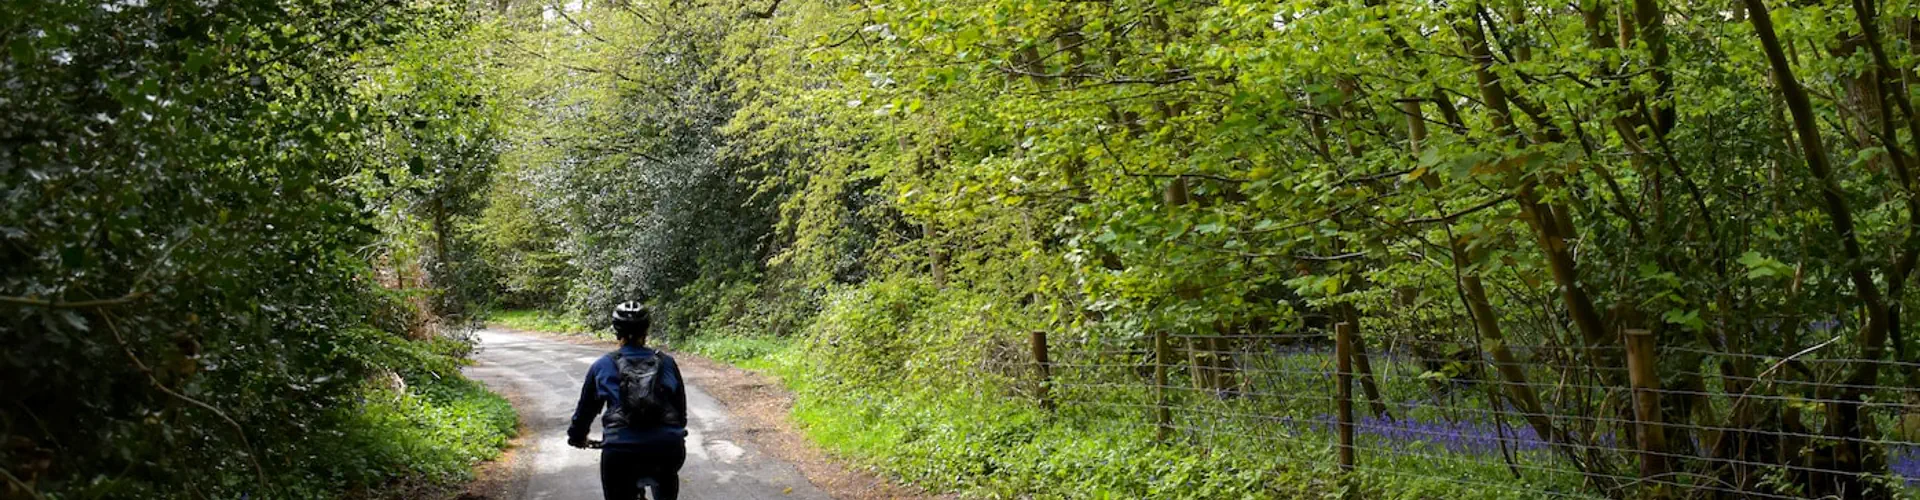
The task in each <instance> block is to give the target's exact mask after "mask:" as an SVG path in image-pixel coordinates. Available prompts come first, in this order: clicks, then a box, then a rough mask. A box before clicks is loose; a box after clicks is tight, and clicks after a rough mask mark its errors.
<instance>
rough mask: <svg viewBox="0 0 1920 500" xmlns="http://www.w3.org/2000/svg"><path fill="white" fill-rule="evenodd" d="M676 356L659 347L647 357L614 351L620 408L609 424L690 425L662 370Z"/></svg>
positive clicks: (640, 426) (607, 421)
mask: <svg viewBox="0 0 1920 500" xmlns="http://www.w3.org/2000/svg"><path fill="white" fill-rule="evenodd" d="M672 359H673V358H670V357H668V356H667V354H666V353H663V352H659V351H655V352H654V353H653V355H652V356H643V357H627V356H624V355H621V354H620V353H619V352H618V351H615V352H614V353H613V368H614V370H615V372H617V373H619V374H620V411H618V412H611V413H609V414H608V415H607V419H606V422H605V426H606V427H608V428H622V427H634V428H642V429H644V428H649V427H662V426H668V427H686V425H687V417H686V413H685V411H683V410H682V409H680V408H678V407H675V406H674V402H673V400H672V399H671V394H670V393H669V390H668V389H667V386H666V381H665V378H666V377H665V376H663V375H662V374H661V371H662V370H663V369H664V368H665V367H666V365H667V362H669V361H671V360H672Z"/></svg>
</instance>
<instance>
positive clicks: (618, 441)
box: [567, 346, 687, 448]
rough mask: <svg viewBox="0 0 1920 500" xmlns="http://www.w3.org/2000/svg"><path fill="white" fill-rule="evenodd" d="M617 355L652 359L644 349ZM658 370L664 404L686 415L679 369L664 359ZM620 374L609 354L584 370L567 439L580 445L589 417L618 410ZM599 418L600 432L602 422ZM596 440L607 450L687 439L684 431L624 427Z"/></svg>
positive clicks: (624, 349) (684, 389) (630, 349)
mask: <svg viewBox="0 0 1920 500" xmlns="http://www.w3.org/2000/svg"><path fill="white" fill-rule="evenodd" d="M619 352H620V355H621V356H625V357H630V358H632V357H646V356H652V355H653V350H652V349H648V348H645V347H632V346H620V350H619ZM664 361H665V363H663V364H661V366H660V376H661V380H660V382H661V385H663V386H665V387H666V389H667V394H665V396H666V397H667V401H669V402H671V403H672V404H673V405H675V407H677V408H679V409H680V413H681V414H682V415H685V414H686V411H687V387H686V384H684V383H682V380H684V379H682V378H681V377H680V365H679V363H677V362H675V361H673V358H671V357H668V358H664ZM621 399H622V398H621V397H620V370H619V369H618V368H615V367H614V365H613V353H607V354H606V355H605V356H601V357H600V359H598V360H595V361H594V362H593V366H592V367H590V368H587V380H586V382H585V383H583V384H581V386H580V404H579V405H578V406H575V407H574V409H573V424H572V425H569V426H567V438H568V439H570V440H575V441H580V440H585V439H587V432H588V431H590V430H592V429H593V417H594V416H595V415H603V413H602V411H601V410H602V409H604V410H605V413H613V412H614V411H615V410H617V409H619V407H620V401H621ZM604 418H605V417H604V416H602V419H603V420H602V421H601V426H602V428H603V429H602V430H603V431H604V430H605V429H604V427H605V425H606V422H605V420H604ZM601 434H602V435H601V436H600V439H601V440H602V442H603V443H604V444H603V446H605V447H607V448H646V447H652V446H657V445H663V444H675V445H678V444H680V442H681V441H683V440H685V439H686V438H687V428H685V427H665V426H662V427H645V428H642V427H627V428H623V429H615V430H613V431H611V432H602V433H601Z"/></svg>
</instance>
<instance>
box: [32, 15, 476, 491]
mask: <svg viewBox="0 0 1920 500" xmlns="http://www.w3.org/2000/svg"><path fill="white" fill-rule="evenodd" d="M0 12H4V15H0V17H4V18H5V19H6V21H5V26H4V27H0V45H4V51H0V74H4V75H5V76H4V77H0V78H4V80H5V82H6V83H5V84H4V87H5V88H6V91H5V95H4V96H0V117H4V118H0V239H3V240H4V242H5V243H4V244H0V297H4V300H0V343H3V344H5V345H6V346H7V348H6V349H4V350H3V352H0V469H4V470H5V471H6V472H7V473H8V474H7V475H8V478H9V479H8V481H7V482H6V483H5V485H4V486H0V488H4V490H0V491H6V492H7V493H6V494H7V495H9V496H11V495H14V494H27V495H29V496H30V495H31V494H36V493H37V494H39V495H44V496H47V497H50V498H187V497H192V498H240V497H251V498H333V497H337V496H339V495H341V494H342V493H344V492H345V491H346V490H355V489H358V490H377V489H379V488H382V487H386V486H391V484H389V483H392V482H395V481H400V480H403V479H406V478H408V477H412V478H418V479H422V480H427V481H441V480H451V479H455V478H457V477H458V475H459V474H458V473H457V470H458V469H461V468H463V467H465V466H466V464H469V463H470V462H471V460H472V459H473V458H476V457H480V456H485V455H486V454H487V452H486V451H484V449H485V448H487V447H492V446H497V445H498V444H499V436H500V435H501V430H500V429H499V427H498V425H496V424H497V423H498V422H499V421H501V420H502V419H503V418H510V417H503V416H502V413H501V410H503V408H504V407H501V406H499V405H497V404H494V403H497V401H490V400H486V399H485V397H484V396H481V395H479V394H478V393H476V392H475V391H474V389H475V388H474V387H471V386H466V387H456V388H449V389H444V390H442V389H433V387H435V386H436V385H438V384H452V383H455V382H453V380H458V375H457V373H456V372H454V371H452V370H451V369H450V368H449V367H451V366H452V365H451V363H453V361H451V358H448V357H446V356H442V355H439V354H435V355H431V356H428V355H425V354H421V353H415V352H412V350H413V349H416V348H417V346H413V345H411V344H409V343H408V342H409V341H404V340H399V337H396V335H400V334H408V335H412V336H414V337H416V338H424V337H428V336H430V335H432V334H434V332H432V331H431V330H430V329H427V328H423V327H422V326H423V325H427V324H429V323H431V322H432V321H430V320H432V319H433V317H434V315H435V314H445V313H454V312H457V311H458V310H460V309H462V308H465V307H466V306H467V303H468V302H470V301H476V302H477V301H480V297H478V296H477V294H471V293H464V292H461V291H459V290H460V286H459V285H461V284H462V283H463V282H462V280H465V279H466V278H463V277H461V276H463V275H464V274H467V273H466V272H465V271H461V270H459V269H457V268H458V267H459V266H454V265H449V264H446V262H447V261H448V259H447V258H446V256H447V255H450V254H451V253H453V252H451V251H437V252H436V253H435V254H433V257H432V259H426V260H432V261H434V262H438V263H437V264H429V265H428V266H427V267H429V268H430V271H431V274H432V275H433V276H434V278H433V279H434V280H438V281H437V282H434V283H421V282H407V280H395V279H393V278H394V277H395V274H396V273H402V274H404V272H405V271H406V269H407V268H411V267H416V266H417V264H418V263H419V262H420V261H421V260H423V259H420V258H416V257H418V254H417V253H416V254H410V253H408V252H409V250H407V249H406V248H405V247H407V245H400V244H394V242H395V241H403V240H404V241H431V240H435V239H439V238H435V237H426V236H422V232H419V231H418V230H417V229H416V228H413V227H411V226H410V225H409V224H407V223H406V222H407V221H408V220H410V218H409V217H408V216H407V215H405V214H400V213H399V212H397V211H402V210H403V209H418V208H419V207H422V206H425V205H429V204H430V205H433V206H443V207H456V206H457V205H461V204H463V203H470V202H471V197H470V196H468V195H467V193H469V192H471V191H472V188H473V187H474V185H473V183H472V182H471V181H472V179H473V178H474V175H473V173H474V172H485V171H486V168H485V167H486V165H485V164H486V163H488V162H490V161H491V160H490V157H491V154H492V153H491V151H490V150H489V149H490V148H489V147H488V146H487V145H486V144H485V143H486V142H487V141H488V140H487V138H486V135H487V134H486V133H485V131H484V129H485V128H487V127H489V126H490V125H489V124H488V121H487V119H485V117H484V116H482V115H481V114H479V113H473V112H471V111H472V110H474V109H475V108H476V106H474V105H473V104H472V103H470V102H468V101H469V100H470V98H472V97H473V96H474V95H475V94H476V93H479V92H483V91H481V90H477V89H473V88H469V87H463V86H460V85H459V82H462V81H469V80H470V78H469V76H470V75H469V74H465V73H462V72H461V70H460V69H459V68H466V67H468V66H469V65H468V64H466V63H464V62H449V61H447V59H448V58H450V57H453V56H455V55H456V54H460V53H462V52H461V50H462V47H465V48H471V47H472V45H463V42H470V41H471V40H469V39H466V38H464V37H465V36H467V35H468V34H470V33H471V32H470V31H468V30H467V29H466V28H468V27H469V26H470V23H469V21H470V19H469V18H467V16H466V15H465V14H464V13H463V12H462V11H461V5H460V4H458V3H438V2H405V3H397V2H372V1H347V2H334V1H314V2H310V1H300V0H292V1H276V0H241V1H225V2H190V1H149V2H113V3H104V4H103V3H99V2H74V1H52V2H13V3H8V4H7V5H6V7H3V8H0ZM479 178H481V179H484V178H485V176H484V175H482V176H479ZM450 210H452V208H450ZM444 213H448V214H451V213H453V212H452V211H447V212H444ZM435 226H436V227H435V229H436V230H435V231H434V232H435V234H437V235H440V236H445V235H447V234H448V230H447V228H449V227H450V226H448V225H444V224H436V225H435ZM438 248H439V249H442V250H445V249H448V248H451V247H450V246H449V245H439V246H438ZM381 285H388V286H390V287H391V288H388V287H383V286H381ZM401 289H407V290H408V291H404V292H403V291H395V290H401ZM449 290H451V292H449ZM416 292H417V293H416ZM89 301H92V302H91V303H90V302H89ZM421 302H432V303H431V304H424V305H431V306H432V307H429V308H425V309H423V308H422V307H420V306H421V305H423V304H422V303H421ZM442 319H445V318H442ZM429 366H430V367H429ZM393 370H401V371H414V370H434V373H437V374H438V375H439V377H440V379H436V381H426V380H420V381H417V382H416V385H417V386H418V387H421V388H425V389H426V390H428V392H407V391H402V390H385V389H373V388H370V387H369V385H368V384H369V383H370V382H369V381H370V380H377V379H379V378H381V377H382V376H383V375H384V374H387V373H390V372H391V371H393ZM449 378H450V379H449ZM441 379H448V380H444V381H442V380H441ZM383 391H384V392H383ZM433 392H440V393H442V394H441V395H440V396H434V395H432V393H433ZM370 397H371V398H377V399H379V398H384V399H382V401H384V402H379V403H378V405H375V404H374V403H368V402H367V401H368V400H367V399H365V398H370ZM436 398H437V399H436ZM379 405H384V406H379ZM350 409H362V410H366V411H364V412H353V411H350ZM469 410H476V411H477V410H485V411H483V412H480V413H472V414H471V416H468V414H469V413H470V412H469ZM401 412H411V413H414V414H426V415H437V416H434V417H432V419H430V420H412V419H414V418H415V416H414V415H403V414H402V413H401ZM402 417H405V418H406V419H408V420H405V421H403V420H402ZM468 418H477V419H484V420H486V421H488V422H491V423H486V424H484V425H482V424H480V423H474V422H467V421H465V420H464V419H468ZM354 436H360V437H362V438H354V439H347V438H352V437H354ZM390 439H392V440H393V441H389V440H390ZM389 442H392V443H400V444H397V445H396V446H404V447H405V449H395V450H394V451H392V452H391V453H386V454H385V455H384V457H385V458H382V459H380V460H378V461H375V462H355V460H356V458H355V457H357V456H360V455H361V454H362V453H363V452H367V451H369V450H371V449H373V448H371V447H374V446H385V445H387V444H388V443H389ZM323 448H324V449H323ZM416 460H418V461H416ZM456 462H458V463H456ZM21 485H28V486H25V487H24V488H27V489H22V488H23V486H21Z"/></svg>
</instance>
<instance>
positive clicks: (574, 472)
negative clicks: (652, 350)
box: [466, 330, 830, 500]
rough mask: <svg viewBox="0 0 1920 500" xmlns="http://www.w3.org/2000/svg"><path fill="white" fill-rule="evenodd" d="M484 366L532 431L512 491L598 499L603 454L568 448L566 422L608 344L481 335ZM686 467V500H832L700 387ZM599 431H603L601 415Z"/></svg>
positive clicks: (471, 372)
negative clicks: (763, 449) (520, 480)
mask: <svg viewBox="0 0 1920 500" xmlns="http://www.w3.org/2000/svg"><path fill="white" fill-rule="evenodd" d="M479 337H480V351H479V353H478V354H476V355H475V356H474V357H475V358H476V359H477V361H478V363H477V364H476V365H475V366H473V367H470V368H468V369H467V370H466V372H467V376H469V377H473V378H474V379H477V380H479V381H481V382H483V383H485V384H487V386H488V387H490V388H492V389H493V390H494V391H496V392H500V393H502V394H508V395H509V397H511V398H513V399H514V400H515V404H516V405H517V406H518V409H519V410H520V419H521V421H522V422H523V423H525V426H526V431H527V433H528V435H527V439H526V440H525V441H526V443H527V444H526V447H525V448H522V449H519V450H516V453H521V454H525V456H524V457H522V458H521V460H518V461H517V466H518V467H525V468H527V469H530V470H525V471H521V472H523V473H524V474H525V477H526V481H525V485H524V488H520V487H518V486H516V487H514V489H516V490H520V491H509V492H506V493H507V494H509V495H516V496H513V497H512V498H517V499H525V500H599V499H600V498H601V495H600V468H599V467H600V465H599V464H600V462H599V459H600V456H599V452H597V451H590V450H577V449H574V448H572V447H569V446H567V437H566V430H567V419H568V418H569V417H571V416H572V415H573V405H574V403H575V402H576V401H575V398H577V397H579V395H580V384H581V381H582V380H584V379H585V378H586V373H587V365H590V364H592V363H593V361H594V360H595V359H599V357H600V355H602V354H605V353H606V352H607V350H608V349H607V348H606V347H602V346H593V345H581V344H572V343H567V342H561V341H556V340H551V339H546V338H541V337H537V336H531V335H523V334H516V333H510V332H505V331H500V330H481V331H480V332H479ZM687 410H688V413H689V418H688V421H689V423H688V425H687V433H688V435H687V465H686V467H685V468H682V469H681V470H680V485H681V486H680V498H683V499H692V500H701V499H711V500H736V499H738V500H751V499H820V500H825V499H828V498H830V497H828V496H827V494H826V493H823V492H821V491H820V490H819V489H817V488H815V487H814V486H813V485H812V484H811V483H808V482H807V480H806V478H805V477H803V476H801V475H800V473H799V472H798V471H797V470H796V469H795V468H794V467H793V466H792V465H790V464H787V463H784V462H780V461H778V460H776V459H774V458H772V457H768V456H766V455H763V454H761V453H760V452H759V451H757V450H755V449H754V448H753V446H752V445H751V444H749V443H747V439H746V436H745V435H744V433H743V432H742V431H741V430H740V429H738V428H736V427H735V426H734V424H733V423H732V422H730V421H729V417H728V414H727V410H726V408H725V407H723V406H721V405H720V403H719V402H718V401H715V400H714V399H713V397H711V396H709V395H707V393H706V392H705V391H702V390H701V389H700V387H699V386H695V385H692V384H689V385H688V386H687ZM594 420H595V425H594V433H595V436H596V438H597V436H598V434H599V425H598V424H599V419H598V418H595V419H594Z"/></svg>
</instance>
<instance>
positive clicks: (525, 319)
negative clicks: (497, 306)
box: [487, 309, 597, 334]
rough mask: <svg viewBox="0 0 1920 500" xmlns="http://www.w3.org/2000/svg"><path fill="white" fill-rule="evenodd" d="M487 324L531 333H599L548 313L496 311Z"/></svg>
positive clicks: (561, 316) (564, 316)
mask: <svg viewBox="0 0 1920 500" xmlns="http://www.w3.org/2000/svg"><path fill="white" fill-rule="evenodd" d="M487 322H488V323H492V324H497V325H500V326H505V327H507V328H512V329H515V330H526V331H530V332H552V333H567V334H591V333H594V332H595V331H597V330H595V329H594V328H591V327H588V326H587V325H586V324H584V323H581V322H579V321H575V320H574V319H573V318H572V317H570V316H567V315H564V314H555V313H551V312H547V311H532V310H513V309H507V310H499V311H494V312H493V315H492V316H491V317H488V318H487Z"/></svg>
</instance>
